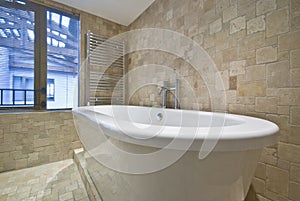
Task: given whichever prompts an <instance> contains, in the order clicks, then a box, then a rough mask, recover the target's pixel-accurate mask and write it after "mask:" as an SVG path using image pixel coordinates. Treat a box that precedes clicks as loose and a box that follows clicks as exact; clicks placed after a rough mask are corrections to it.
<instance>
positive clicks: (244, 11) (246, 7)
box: [237, 0, 255, 19]
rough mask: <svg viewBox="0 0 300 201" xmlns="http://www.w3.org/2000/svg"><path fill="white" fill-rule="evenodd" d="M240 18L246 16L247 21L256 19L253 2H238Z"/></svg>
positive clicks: (250, 0)
mask: <svg viewBox="0 0 300 201" xmlns="http://www.w3.org/2000/svg"><path fill="white" fill-rule="evenodd" d="M237 3H238V16H243V15H245V16H246V17H247V19H251V18H253V17H255V3H254V2H253V1H252V0H238V1H237Z"/></svg>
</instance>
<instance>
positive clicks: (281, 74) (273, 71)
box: [267, 61, 290, 88]
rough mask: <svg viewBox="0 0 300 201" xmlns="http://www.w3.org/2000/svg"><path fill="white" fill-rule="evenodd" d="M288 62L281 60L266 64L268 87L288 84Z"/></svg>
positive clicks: (286, 85)
mask: <svg viewBox="0 0 300 201" xmlns="http://www.w3.org/2000/svg"><path fill="white" fill-rule="evenodd" d="M289 71H290V70H289V62H288V61H281V62H276V63H272V64H268V65H267V81H268V87H270V88H277V87H288V86H290V72H289Z"/></svg>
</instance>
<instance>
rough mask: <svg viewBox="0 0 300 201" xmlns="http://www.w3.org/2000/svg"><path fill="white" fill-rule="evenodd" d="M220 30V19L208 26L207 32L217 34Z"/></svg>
mask: <svg viewBox="0 0 300 201" xmlns="http://www.w3.org/2000/svg"><path fill="white" fill-rule="evenodd" d="M221 30H222V19H221V18H219V19H217V20H216V21H214V22H212V23H211V24H210V25H209V32H210V34H214V33H217V32H219V31H221Z"/></svg>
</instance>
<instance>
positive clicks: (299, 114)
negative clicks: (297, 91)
mask: <svg viewBox="0 0 300 201" xmlns="http://www.w3.org/2000/svg"><path fill="white" fill-rule="evenodd" d="M291 124H292V125H300V107H291Z"/></svg>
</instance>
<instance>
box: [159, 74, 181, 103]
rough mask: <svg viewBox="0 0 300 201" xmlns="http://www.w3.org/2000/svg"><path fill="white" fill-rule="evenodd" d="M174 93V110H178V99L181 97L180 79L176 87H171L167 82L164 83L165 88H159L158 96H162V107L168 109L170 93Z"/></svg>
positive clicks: (177, 80)
mask: <svg viewBox="0 0 300 201" xmlns="http://www.w3.org/2000/svg"><path fill="white" fill-rule="evenodd" d="M169 91H174V109H178V108H179V107H178V105H179V104H178V97H179V79H176V82H175V86H173V87H169V86H168V84H167V81H164V82H163V86H161V87H159V91H158V95H161V94H162V107H163V108H166V107H167V100H168V92H169Z"/></svg>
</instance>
